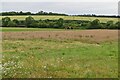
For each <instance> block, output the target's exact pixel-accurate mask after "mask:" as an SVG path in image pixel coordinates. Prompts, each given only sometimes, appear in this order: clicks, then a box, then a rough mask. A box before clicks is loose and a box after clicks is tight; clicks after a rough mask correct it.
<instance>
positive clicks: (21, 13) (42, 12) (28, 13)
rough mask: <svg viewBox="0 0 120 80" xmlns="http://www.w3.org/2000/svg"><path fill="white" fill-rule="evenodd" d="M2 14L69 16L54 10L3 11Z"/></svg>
mask: <svg viewBox="0 0 120 80" xmlns="http://www.w3.org/2000/svg"><path fill="white" fill-rule="evenodd" d="M0 15H2V16H14V15H61V16H67V14H60V13H53V12H44V11H39V12H37V13H31V12H22V11H20V12H14V11H12V12H2V13H0Z"/></svg>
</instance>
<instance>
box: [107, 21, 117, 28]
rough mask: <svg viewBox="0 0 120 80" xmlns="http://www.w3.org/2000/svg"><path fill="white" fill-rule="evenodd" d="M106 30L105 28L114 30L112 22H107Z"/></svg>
mask: <svg viewBox="0 0 120 80" xmlns="http://www.w3.org/2000/svg"><path fill="white" fill-rule="evenodd" d="M106 28H107V29H114V28H115V25H114V23H113V21H108V22H107V23H106Z"/></svg>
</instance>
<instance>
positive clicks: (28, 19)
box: [25, 16, 35, 27]
mask: <svg viewBox="0 0 120 80" xmlns="http://www.w3.org/2000/svg"><path fill="white" fill-rule="evenodd" d="M34 22H35V20H34V18H33V17H31V16H29V17H26V19H25V23H26V26H27V27H33V26H34V25H33V23H34Z"/></svg>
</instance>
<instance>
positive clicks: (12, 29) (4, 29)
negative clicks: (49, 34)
mask: <svg viewBox="0 0 120 80" xmlns="http://www.w3.org/2000/svg"><path fill="white" fill-rule="evenodd" d="M60 30H63V29H53V28H15V27H14V28H13V27H4V28H1V29H0V31H2V32H21V31H60Z"/></svg>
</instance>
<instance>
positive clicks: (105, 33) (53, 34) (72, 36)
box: [3, 30, 118, 42]
mask: <svg viewBox="0 0 120 80" xmlns="http://www.w3.org/2000/svg"><path fill="white" fill-rule="evenodd" d="M3 39H23V40H24V39H56V40H76V41H85V42H101V41H111V40H117V39H118V30H77V31H72V30H66V31H28V32H3Z"/></svg>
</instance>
